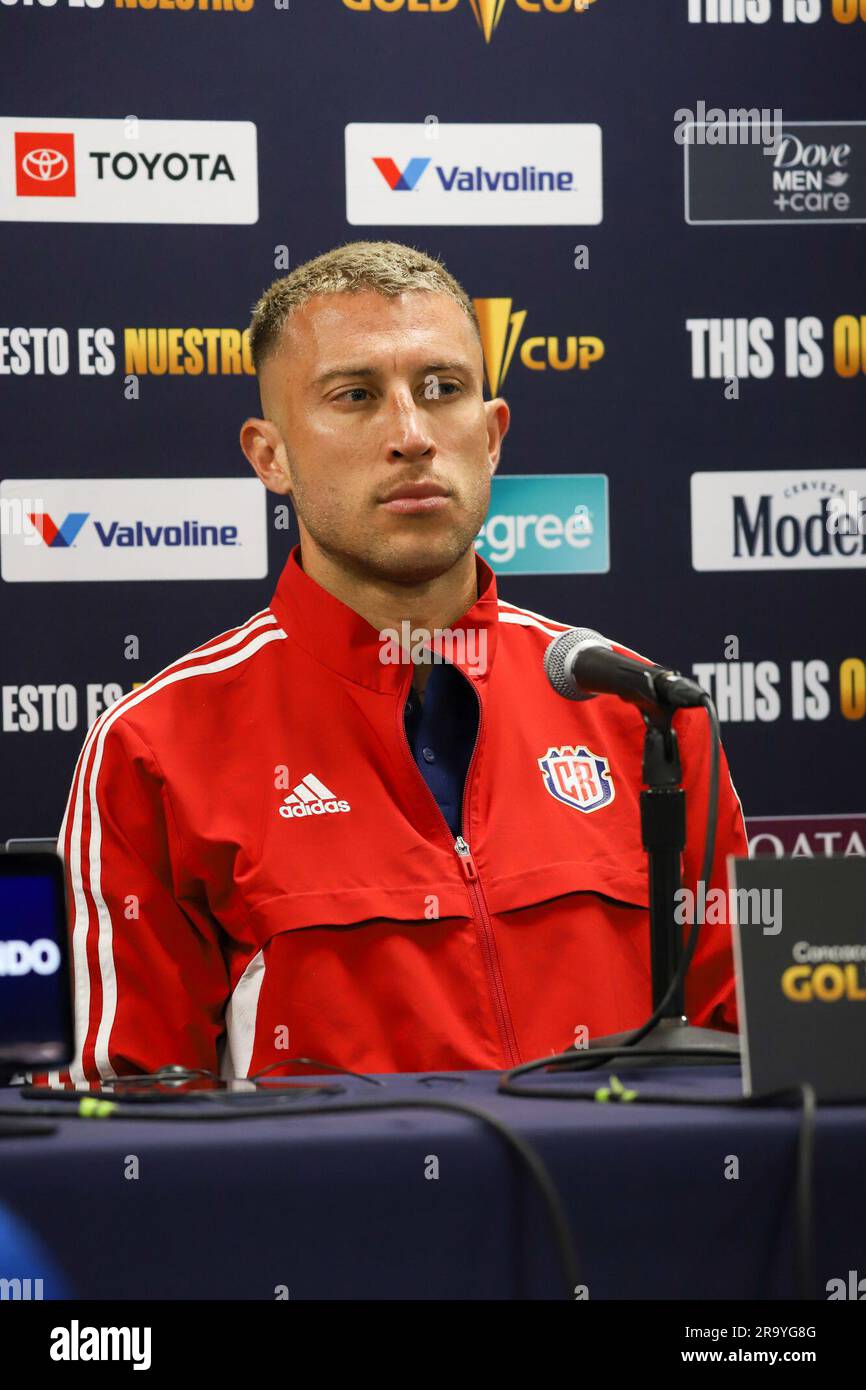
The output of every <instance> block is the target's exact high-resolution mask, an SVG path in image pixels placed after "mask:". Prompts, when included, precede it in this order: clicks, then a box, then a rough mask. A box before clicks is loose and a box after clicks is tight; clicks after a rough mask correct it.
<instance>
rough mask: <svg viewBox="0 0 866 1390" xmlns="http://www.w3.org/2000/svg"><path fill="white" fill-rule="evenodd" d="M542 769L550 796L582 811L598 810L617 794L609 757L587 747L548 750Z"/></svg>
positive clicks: (542, 762) (541, 764)
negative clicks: (604, 756)
mask: <svg viewBox="0 0 866 1390" xmlns="http://www.w3.org/2000/svg"><path fill="white" fill-rule="evenodd" d="M538 766H539V767H540V768H541V775H542V777H543V779H544V785H545V786H546V788H547V790H548V791H549V792H550V795H551V796H554V797H556V800H557V801H564V802H565V804H566V806H574V808H575V809H576V810H578V811H598V810H600V808H601V807H602V806H607V805H608V804H609V803H610V802H611V801H613V798H614V796H615V794H616V789H615V787H614V785H613V778H612V777H611V774H610V765H609V763H608V760H607V758H603V757H602V756H601V754H599V753H593V752H591V751H590V749H589V748H587V747H586V745H585V744H580V745H577V746H572V745H566V744H564V745H563V746H562V747H561V748H548V750H547V752H546V753H545V755H544V757H543V758H539V759H538Z"/></svg>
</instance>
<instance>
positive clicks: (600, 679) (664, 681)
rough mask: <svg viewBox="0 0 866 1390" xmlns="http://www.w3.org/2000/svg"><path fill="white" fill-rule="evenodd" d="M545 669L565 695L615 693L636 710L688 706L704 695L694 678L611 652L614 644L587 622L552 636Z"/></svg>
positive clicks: (559, 692)
mask: <svg viewBox="0 0 866 1390" xmlns="http://www.w3.org/2000/svg"><path fill="white" fill-rule="evenodd" d="M544 670H545V673H546V675H547V679H548V680H549V681H550V684H551V685H552V686H553V688H554V690H555V691H556V693H557V695H562V696H564V698H565V699H566V700H592V699H593V698H594V697H595V696H596V695H618V696H619V697H620V699H621V700H627V701H628V702H629V703H630V704H632V705H637V706H638V708H639V709H649V710H652V709H658V708H661V709H688V708H692V707H694V706H697V705H702V704H703V703H704V701H705V699H706V692H705V691H704V690H702V689H701V687H700V686H699V685H698V684H697V682H696V681H692V680H689V679H688V677H686V676H682V675H681V674H680V672H679V671H673V670H669V669H668V668H667V667H666V666H652V665H647V664H645V663H644V662H642V661H636V660H635V659H634V657H631V656H625V655H623V654H622V653H620V652H615V651H614V650H613V644H612V643H611V642H609V641H608V640H607V638H606V637H602V635H601V633H600V632H594V631H593V630H592V628H590V627H572V628H569V630H568V632H561V633H560V634H559V636H558V637H554V639H553V641H552V642H551V643H550V646H549V647H548V648H547V651H546V652H545V653H544Z"/></svg>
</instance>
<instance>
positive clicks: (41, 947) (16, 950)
mask: <svg viewBox="0 0 866 1390" xmlns="http://www.w3.org/2000/svg"><path fill="white" fill-rule="evenodd" d="M59 968H60V947H59V946H58V945H57V943H56V941H49V940H48V938H47V937H40V939H39V940H38V941H0V976H4V975H16V976H17V975H29V974H30V973H31V971H32V972H33V973H34V974H35V975H53V974H55V972H56V971H57V970H59Z"/></svg>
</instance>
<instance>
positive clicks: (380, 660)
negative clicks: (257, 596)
mask: <svg viewBox="0 0 866 1390" xmlns="http://www.w3.org/2000/svg"><path fill="white" fill-rule="evenodd" d="M475 572H476V575H477V579H478V598H477V599H476V601H475V603H474V604H473V605H472V607H471V608H470V609H469V611H468V612H467V613H464V615H463V617H462V618H461V619H460V620H459V622H456V623H454V624H452V626H451V628H450V629H448V630H447V631H446V632H445V633H444V636H442V637H440V638H437V639H436V640H435V641H433V642H432V643H430V644H429V645H431V646H432V648H433V650H434V651H435V652H436V653H437V654H439V655H440V656H441V657H443V658H444V659H445V660H447V661H450V662H451V663H452V664H453V665H454V666H457V667H458V668H459V669H460V670H461V671H462V672H463V674H464V675H465V676H466V677H467V678H468V679H469V680H471V681H472V683H473V684H474V685H479V686H483V685H484V684H485V683H486V681H487V679H488V676H489V673H490V670H491V667H492V665H493V660H494V657H495V654H496V639H497V634H498V630H499V606H498V599H497V594H496V577H495V575H494V573H493V571H492V569H491V568H490V566H489V565H488V564H487V563H486V562H485V561H484V560H482V558H481V556H480V555H476V556H475ZM270 606H271V609H272V610H273V612H274V613H275V614H276V616H277V618H278V620H279V623H280V626H281V627H282V628H283V631H284V632H285V633H286V634H287V636H289V637H290V638H292V640H293V641H295V642H297V644H298V646H299V647H303V649H304V651H306V652H308V653H309V655H310V656H312V657H313V658H314V659H315V660H316V661H318V662H319V663H320V664H321V665H322V666H327V667H328V668H329V670H331V671H335V672H336V673H337V674H338V675H340V676H342V677H343V679H344V680H350V681H354V682H355V683H356V684H358V685H363V686H366V687H367V688H368V689H371V690H381V691H389V692H392V693H398V692H402V691H403V689H404V687H405V688H406V689H408V686H409V684H410V680H411V677H410V674H409V672H410V663H409V662H408V660H407V659H406V658H404V657H402V656H401V652H400V642H401V640H405V639H406V638H407V637H409V633H410V632H411V629H410V628H409V625H408V624H406V625H405V626H404V630H403V633H402V634H401V633H400V632H399V630H395V631H394V634H393V639H392V640H390V641H388V640H383V639H382V638H381V637H380V634H379V632H378V631H377V630H376V628H374V627H373V626H372V624H371V623H368V622H367V620H366V618H362V617H361V616H360V614H359V613H356V612H355V610H354V609H353V608H349V607H348V606H347V605H346V604H345V603H342V602H341V601H340V599H338V598H335V597H334V595H333V594H330V593H328V591H327V589H323V588H322V586H321V585H320V584H317V583H316V581H315V580H314V579H311V578H310V576H309V575H308V574H306V573H305V572H304V570H303V569H302V568H301V547H300V545H296V546H295V547H294V549H293V550H292V551H291V552H290V554H289V558H288V560H287V561H286V563H285V566H284V567H283V572H282V574H281V575H280V578H279V582H278V583H277V587H276V590H275V591H274V597H273V599H272V600H271V605H270ZM410 644H412V645H414V644H413V643H411V639H410ZM425 645H426V644H425Z"/></svg>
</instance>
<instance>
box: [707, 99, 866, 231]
mask: <svg viewBox="0 0 866 1390" xmlns="http://www.w3.org/2000/svg"><path fill="white" fill-rule="evenodd" d="M683 152H684V159H685V218H686V221H687V222H691V223H716V224H720V223H721V224H724V223H727V224H729V225H732V226H736V225H737V224H743V223H765V224H767V223H777V222H789V223H790V222H866V121H787V120H786V121H784V122H783V123H782V124H781V125H780V127H779V130H778V132H777V133H776V138H775V140H774V141H773V142H772V143H771V144H768V145H766V146H761V145H745V144H743V145H736V144H732V143H727V142H726V143H719V144H711V143H701V142H697V143H689V142H686V143H685V144H684V146H683Z"/></svg>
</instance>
